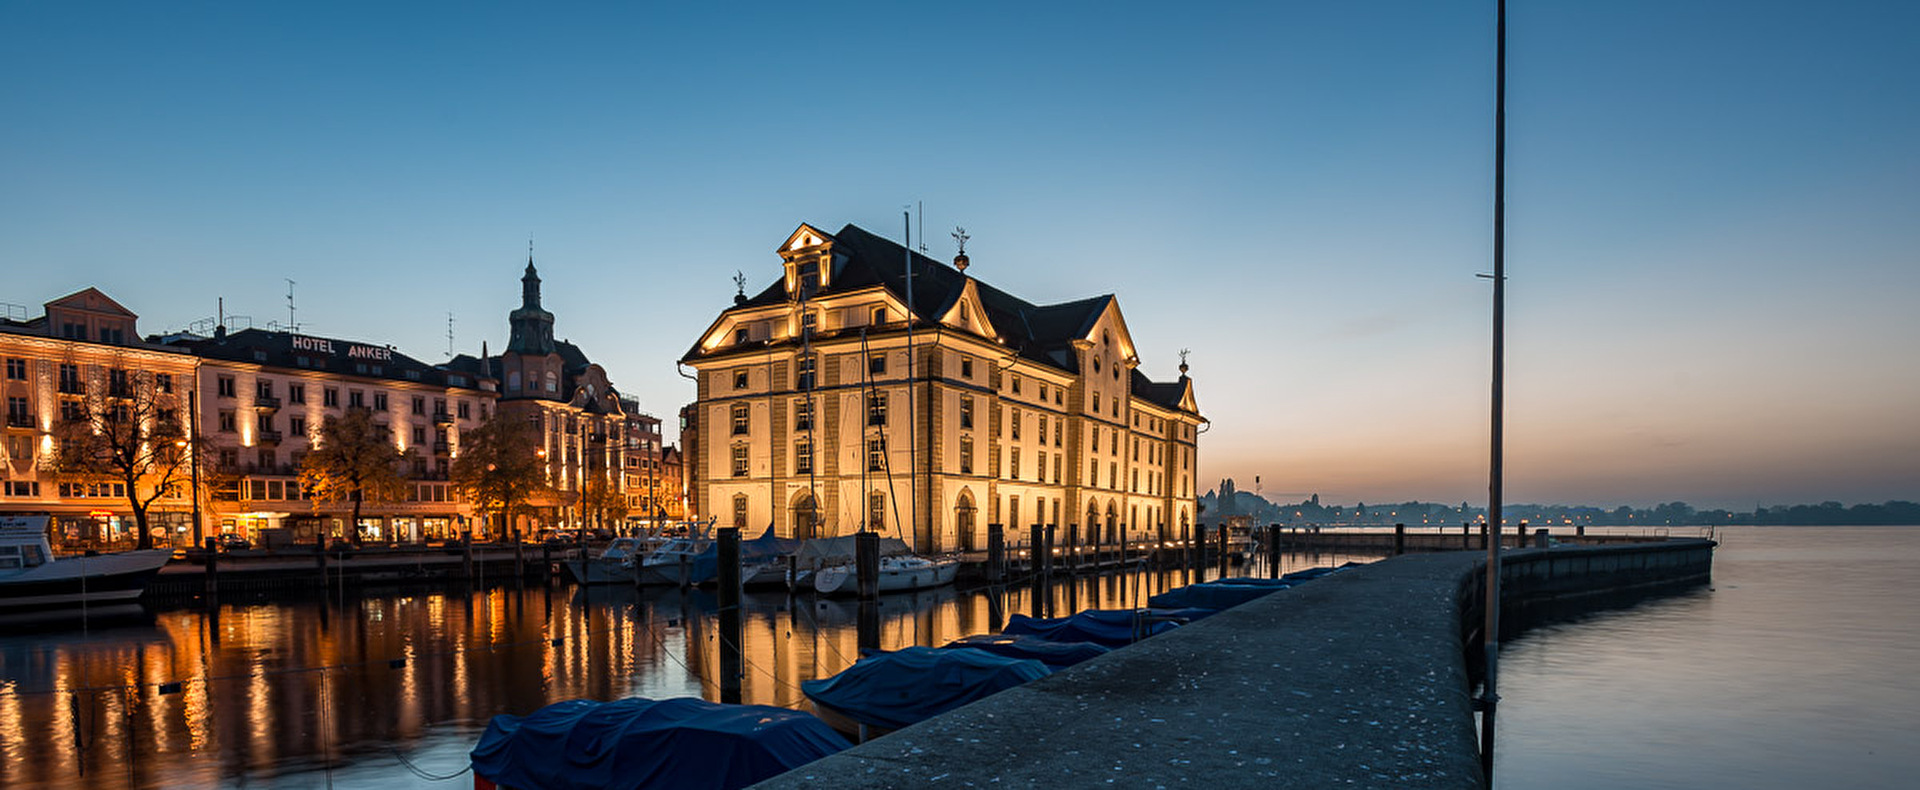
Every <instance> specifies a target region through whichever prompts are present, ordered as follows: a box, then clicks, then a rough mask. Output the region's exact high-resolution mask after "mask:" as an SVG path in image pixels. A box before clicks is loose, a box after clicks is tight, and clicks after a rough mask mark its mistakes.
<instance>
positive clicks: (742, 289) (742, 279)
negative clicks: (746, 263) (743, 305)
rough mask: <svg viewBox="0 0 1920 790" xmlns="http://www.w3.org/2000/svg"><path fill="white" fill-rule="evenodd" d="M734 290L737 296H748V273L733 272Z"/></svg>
mask: <svg viewBox="0 0 1920 790" xmlns="http://www.w3.org/2000/svg"><path fill="white" fill-rule="evenodd" d="M733 290H734V295H735V296H746V295H747V273H746V272H743V271H740V270H738V269H735V270H734V272H733Z"/></svg>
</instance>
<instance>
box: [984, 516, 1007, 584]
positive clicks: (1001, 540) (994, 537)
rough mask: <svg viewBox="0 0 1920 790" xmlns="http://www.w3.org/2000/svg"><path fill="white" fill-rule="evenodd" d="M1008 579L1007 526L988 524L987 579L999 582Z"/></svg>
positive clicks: (995, 582)
mask: <svg viewBox="0 0 1920 790" xmlns="http://www.w3.org/2000/svg"><path fill="white" fill-rule="evenodd" d="M1006 580H1007V536H1006V528H1005V527H1003V526H1001V525H999V524H988V525H987V581H990V582H993V583H994V584H999V583H1001V582H1004V581H1006Z"/></svg>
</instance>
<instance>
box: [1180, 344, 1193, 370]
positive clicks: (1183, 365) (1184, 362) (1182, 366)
mask: <svg viewBox="0 0 1920 790" xmlns="http://www.w3.org/2000/svg"><path fill="white" fill-rule="evenodd" d="M1191 353H1193V352H1192V351H1191V350H1189V349H1184V348H1183V349H1180V372H1181V373H1185V372H1187V355H1188V354H1191Z"/></svg>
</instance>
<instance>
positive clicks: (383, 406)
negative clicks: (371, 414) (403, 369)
mask: <svg viewBox="0 0 1920 790" xmlns="http://www.w3.org/2000/svg"><path fill="white" fill-rule="evenodd" d="M373 410H374V411H386V410H387V393H384V392H376V393H373Z"/></svg>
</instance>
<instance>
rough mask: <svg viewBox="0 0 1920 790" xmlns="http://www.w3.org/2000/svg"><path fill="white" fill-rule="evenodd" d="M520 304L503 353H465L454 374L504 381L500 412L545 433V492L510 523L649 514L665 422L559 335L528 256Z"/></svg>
mask: <svg viewBox="0 0 1920 790" xmlns="http://www.w3.org/2000/svg"><path fill="white" fill-rule="evenodd" d="M520 299H521V303H520V307H519V308H517V309H515V310H514V311H513V312H512V313H510V314H509V315H508V326H509V334H508V338H507V346H506V349H505V350H504V351H502V352H501V353H500V354H498V355H493V356H488V355H486V354H485V353H484V352H483V353H482V356H481V357H471V356H465V355H462V356H459V357H455V358H454V360H453V361H452V362H450V363H448V368H449V369H450V370H464V371H472V372H474V373H475V374H476V375H485V376H487V377H491V378H494V379H497V380H498V381H499V382H500V398H499V409H500V414H501V415H502V416H503V417H510V418H514V419H522V420H526V421H527V422H528V423H530V424H532V425H533V426H535V428H536V429H537V431H538V434H539V447H540V449H539V451H538V452H540V453H541V454H542V457H543V458H544V459H545V466H546V469H547V487H546V490H544V491H542V492H540V493H539V494H537V495H535V497H534V498H533V500H532V501H531V502H530V503H529V504H530V506H531V508H530V509H531V512H530V513H529V514H527V515H524V516H521V517H519V518H518V520H517V522H516V524H515V525H514V529H515V530H518V531H519V533H520V534H522V535H535V536H537V535H540V534H545V533H550V532H551V531H552V530H558V529H581V528H597V529H606V530H609V531H618V530H622V529H626V528H629V527H631V526H636V525H635V524H633V522H636V521H640V522H644V521H646V520H648V516H647V513H646V510H645V503H644V501H643V500H644V499H645V498H646V494H647V485H648V483H649V481H657V480H660V479H661V475H660V470H659V469H658V468H655V467H657V466H658V463H657V460H656V461H650V460H649V459H650V457H651V456H652V455H653V454H656V453H658V452H659V449H660V447H661V443H660V420H659V418H657V417H654V416H652V415H648V414H645V413H643V412H641V411H640V410H639V404H638V403H637V402H636V401H634V400H632V399H630V398H624V397H622V396H621V394H620V392H619V391H618V390H617V389H616V388H615V387H614V386H613V384H612V382H611V381H609V380H608V377H607V372H606V370H605V369H604V368H602V367H601V366H600V365H598V364H596V363H594V362H592V361H591V360H589V359H588V358H587V355H586V354H585V352H583V351H581V350H580V347H579V346H576V345H574V344H572V343H569V342H566V341H564V340H556V339H554V334H553V326H554V316H553V313H551V312H548V311H547V310H546V309H545V308H544V307H542V306H541V301H540V274H539V271H538V270H537V269H536V268H534V265H533V259H532V258H531V257H529V258H528V259H527V267H526V270H525V271H524V272H523V273H522V275H521V278H520Z"/></svg>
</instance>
